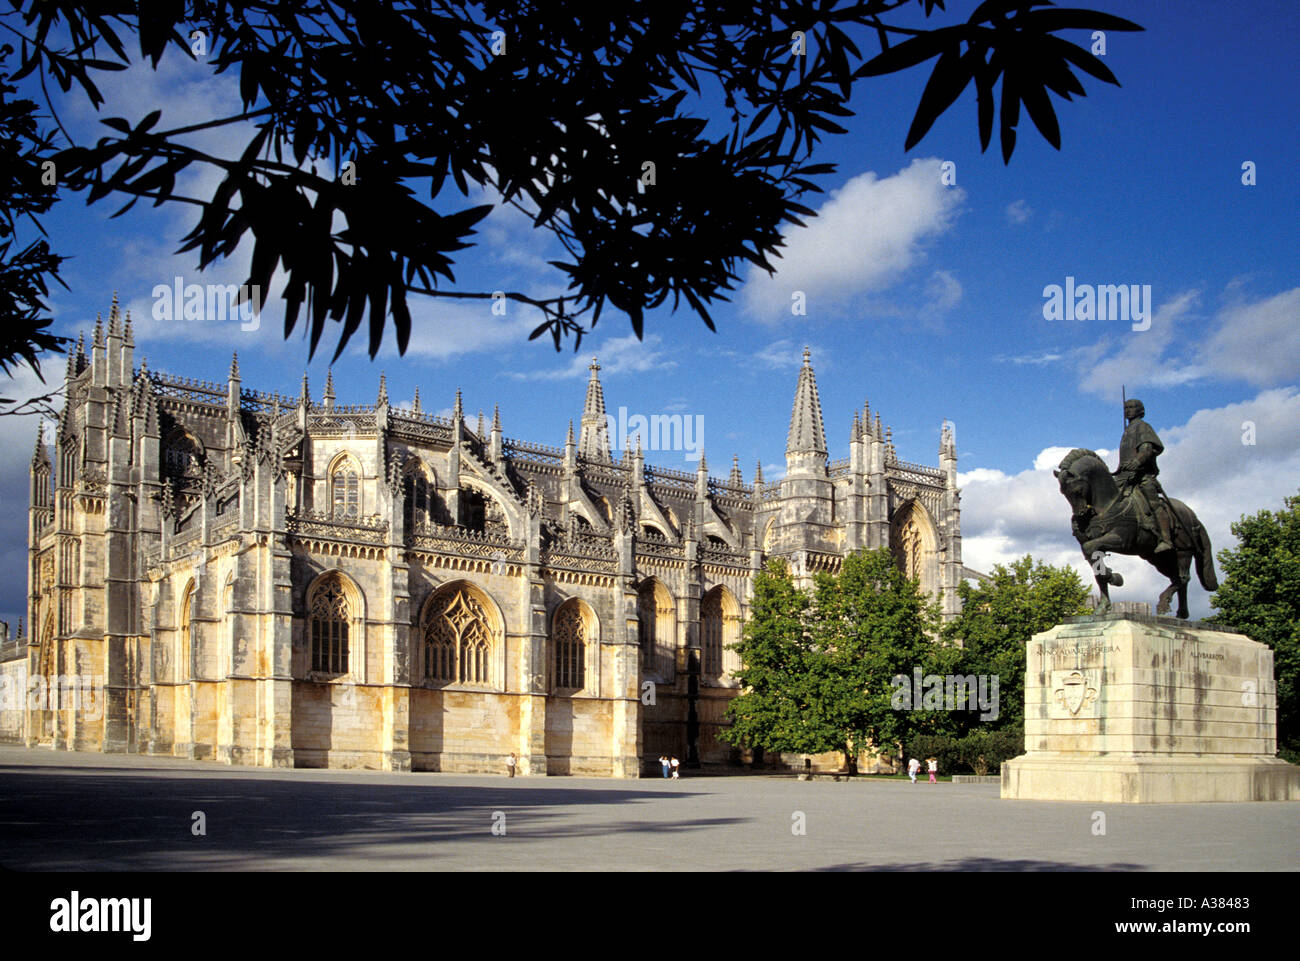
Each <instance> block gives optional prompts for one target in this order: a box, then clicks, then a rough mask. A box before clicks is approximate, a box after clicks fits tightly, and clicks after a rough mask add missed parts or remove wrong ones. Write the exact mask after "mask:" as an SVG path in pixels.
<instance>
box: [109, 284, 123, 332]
mask: <svg viewBox="0 0 1300 961" xmlns="http://www.w3.org/2000/svg"><path fill="white" fill-rule="evenodd" d="M117 321H118V306H117V291H116V290H115V291H113V302H112V303H111V304H109V306H108V336H110V337H120V336H122V334H121V332H120V331H119V330H118V328H117Z"/></svg>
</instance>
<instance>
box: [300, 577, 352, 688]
mask: <svg viewBox="0 0 1300 961" xmlns="http://www.w3.org/2000/svg"><path fill="white" fill-rule="evenodd" d="M307 618H308V625H309V629H310V632H311V669H312V670H313V671H317V672H320V673H324V674H346V673H347V671H348V653H349V651H348V642H349V628H350V626H351V620H352V610H351V605H350V604H349V602H348V596H347V591H346V590H345V589H344V586H343V582H342V580H341V579H340V578H339V577H338V575H331V576H329V577H327V578H325V579H324V580H322V581H321V582H319V583H318V584H317V585H316V589H315V590H314V591H313V592H312V596H311V600H310V602H309V604H308V611H307Z"/></svg>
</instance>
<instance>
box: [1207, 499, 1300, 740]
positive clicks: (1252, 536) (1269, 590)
mask: <svg viewBox="0 0 1300 961" xmlns="http://www.w3.org/2000/svg"><path fill="white" fill-rule="evenodd" d="M1232 533H1233V536H1235V537H1236V538H1237V547H1236V549H1232V548H1224V549H1223V550H1221V551H1219V565H1220V567H1221V568H1222V569H1223V573H1224V580H1223V583H1222V584H1221V585H1220V587H1219V589H1218V590H1217V591H1215V592H1214V595H1213V596H1212V597H1211V598H1210V603H1211V604H1212V605H1214V607H1216V608H1217V609H1218V611H1219V613H1218V614H1216V615H1215V616H1214V617H1212V618H1210V620H1212V621H1217V622H1219V623H1223V624H1227V625H1231V626H1232V627H1235V628H1237V629H1238V630H1240V631H1244V632H1245V633H1246V634H1247V635H1248V636H1249V637H1250V638H1251V639H1252V640H1256V641H1259V642H1260V643H1261V644H1267V645H1268V646H1269V647H1271V648H1272V649H1273V672H1274V674H1275V676H1276V679H1277V742H1278V748H1279V753H1283V754H1285V755H1286V756H1287V759H1288V760H1291V761H1293V762H1296V763H1300V495H1293V496H1291V497H1287V498H1286V499H1285V501H1284V503H1283V507H1282V509H1281V510H1279V511H1269V510H1261V511H1260V512H1259V513H1258V514H1255V515H1254V516H1253V517H1247V516H1245V515H1244V514H1243V515H1242V517H1241V519H1240V520H1238V521H1234V522H1233V524H1232Z"/></svg>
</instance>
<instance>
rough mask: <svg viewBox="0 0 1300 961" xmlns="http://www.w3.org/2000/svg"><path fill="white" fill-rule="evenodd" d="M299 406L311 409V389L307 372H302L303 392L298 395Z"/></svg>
mask: <svg viewBox="0 0 1300 961" xmlns="http://www.w3.org/2000/svg"><path fill="white" fill-rule="evenodd" d="M298 404H299V406H301V407H306V408H310V407H311V387H310V386H308V384H307V372H306V371H305V370H304V371H303V372H302V390H301V391H300V392H299V393H298Z"/></svg>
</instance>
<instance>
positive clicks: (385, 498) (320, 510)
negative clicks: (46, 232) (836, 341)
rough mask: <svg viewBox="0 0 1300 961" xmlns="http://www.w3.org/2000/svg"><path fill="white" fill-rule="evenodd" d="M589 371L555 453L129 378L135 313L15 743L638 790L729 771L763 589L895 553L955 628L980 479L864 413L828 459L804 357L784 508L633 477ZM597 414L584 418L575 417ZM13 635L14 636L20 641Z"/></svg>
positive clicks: (235, 390) (779, 495)
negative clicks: (971, 491)
mask: <svg viewBox="0 0 1300 961" xmlns="http://www.w3.org/2000/svg"><path fill="white" fill-rule="evenodd" d="M598 371H599V367H598V366H597V365H596V364H595V363H594V362H593V363H592V366H591V378H590V381H589V382H588V384H587V394H586V403H585V406H584V408H583V411H582V417H581V420H580V425H581V426H580V430H579V431H578V433H577V435H576V436H575V435H574V431H573V426H572V423H571V424H570V428H569V436H568V438H567V440H566V441H565V443H564V444H563V445H562V446H559V447H551V446H545V445H542V444H536V443H531V442H525V441H521V440H513V439H511V438H508V437H506V436H505V435H504V433H503V431H502V426H501V421H500V417H499V415H498V414H496V413H494V414H493V417H492V420H491V423H490V425H489V424H485V423H484V419H483V417H482V415H480V416H479V419H478V422H477V425H476V426H475V425H472V424H471V423H468V422H467V421H466V419H465V418H464V416H463V411H462V408H461V402H460V394H459V392H457V394H456V403H455V408H454V413H453V416H452V417H450V418H446V417H436V416H433V415H430V414H428V413H425V412H424V411H422V410H421V409H420V404H419V395H418V393H417V394H416V399H415V403H414V406H413V408H412V409H402V408H398V407H394V406H393V405H392V404H390V402H389V398H388V394H387V390H386V387H385V384H384V379H383V377H382V376H381V377H380V379H379V386H378V396H377V397H376V399H375V401H374V403H371V404H364V405H343V404H339V403H336V401H335V393H334V387H333V383H332V379H331V380H327V382H326V384H325V388H324V392H323V395H322V396H320V397H319V398H313V397H312V395H311V392H310V390H309V386H308V383H307V380H306V378H305V377H304V379H303V382H302V389H301V392H300V394H299V396H298V397H296V398H291V397H285V396H281V395H278V394H265V393H260V392H258V391H255V390H250V389H247V388H246V387H245V386H244V385H243V383H242V382H241V380H240V375H239V366H238V362H237V360H236V361H235V362H232V364H231V366H230V374H229V377H228V379H227V381H226V383H225V384H224V385H221V384H214V383H209V382H197V381H194V380H189V379H185V378H181V377H175V376H171V375H168V374H162V373H157V372H154V371H150V370H148V369H147V367H146V366H145V364H143V363H141V364H140V365H139V366H138V367H137V366H135V363H134V360H133V343H132V335H131V323H130V319H129V317H128V318H126V319H125V320H123V319H122V318H120V317H119V313H118V308H117V303H116V299H115V300H114V304H113V308H112V310H111V312H110V316H109V320H108V325H107V332H105V330H104V328H103V326H102V324H101V323H100V322H98V321H97V322H96V324H95V329H94V334H93V337H92V340H91V344H90V349H89V356H87V353H86V349H85V346H84V342H79V343H78V346H77V348H76V349H75V350H73V351H72V352H71V353H70V355H69V360H68V368H67V375H66V396H67V404H66V407H65V408H64V410H63V412H62V415H61V417H60V419H59V422H58V427H57V431H56V434H55V437H54V438H53V444H52V445H51V446H50V447H49V448H48V449H47V445H46V443H45V440H44V437H43V436H42V438H41V439H40V440H39V441H38V443H37V445H36V452H35V456H34V458H33V460H32V465H31V505H30V512H29V516H30V521H29V560H30V564H29V567H28V572H27V576H28V588H29V589H28V601H27V614H26V620H27V624H28V625H29V631H28V636H27V637H19V638H18V639H16V640H14V641H9V642H7V643H6V644H5V646H4V648H3V652H2V653H0V660H2V661H3V663H2V664H0V669H2V670H3V672H4V673H3V679H4V680H5V681H6V682H7V683H8V684H9V685H10V687H11V689H14V690H29V691H35V692H37V694H39V693H40V692H41V691H44V692H45V695H46V696H45V697H44V699H43V700H41V699H39V698H38V699H37V700H35V701H34V700H33V698H32V697H29V698H28V701H27V704H26V706H25V707H21V708H20V709H17V710H8V711H5V712H4V715H5V716H4V718H3V724H0V738H3V739H5V740H9V741H17V742H20V743H25V744H27V745H47V746H53V747H59V748H70V749H78V750H94V751H124V752H140V753H149V754H165V755H174V756H179V757H189V758H197V759H209V760H214V761H221V762H226V763H237V764H254V765H262V766H277V767H368V768H379V769H384V770H416V771H495V772H504V771H505V759H506V757H507V756H508V755H509V754H510V753H511V752H514V753H515V754H517V755H518V758H519V770H520V773H523V774H533V775H538V774H587V775H609V776H616V777H635V776H637V775H639V774H642V773H650V772H657V770H658V765H657V758H658V757H659V755H660V754H663V753H669V754H675V755H677V756H678V757H680V758H682V759H683V761H684V762H685V763H686V764H688V765H691V764H694V763H697V762H698V763H702V764H706V765H707V764H721V763H727V762H729V761H730V762H734V761H736V760H739V759H740V754H739V752H737V751H736V750H735V749H734V748H731V747H730V746H728V745H727V744H726V743H725V742H723V741H722V740H720V739H719V737H718V731H719V730H720V727H721V726H722V725H723V724H724V723H725V722H724V718H723V709H724V707H725V705H726V703H727V701H728V699H729V698H731V697H733V696H734V695H735V694H736V692H737V685H736V683H735V681H734V680H733V678H732V671H733V670H735V668H736V666H737V665H736V663H735V660H734V658H735V655H734V653H733V652H732V651H730V650H728V645H729V644H731V643H733V642H735V641H736V640H738V639H739V636H740V627H741V624H742V622H743V621H744V619H745V616H746V613H747V610H748V603H749V597H750V594H751V583H752V578H753V576H754V574H755V573H756V572H757V571H758V570H759V569H760V567H761V566H762V564H763V563H764V560H765V559H766V558H768V557H772V556H781V557H785V558H787V559H788V560H789V561H790V564H791V566H792V569H793V570H794V572H795V573H796V575H797V576H798V577H799V578H800V579H801V581H802V582H804V583H808V582H809V581H810V579H811V576H812V575H813V573H815V572H816V571H819V570H835V569H836V568H837V567H838V565H839V564H840V562H841V559H842V558H843V556H844V555H845V554H846V553H847V552H849V551H852V550H855V549H858V548H862V547H868V548H873V547H879V546H882V545H888V546H889V547H891V548H892V550H893V551H894V553H895V556H896V557H897V559H898V562H899V563H900V565H902V567H903V568H904V569H905V570H906V571H907V573H908V574H910V575H911V576H913V577H916V578H918V579H919V581H920V583H921V585H922V587H923V588H924V589H926V590H927V591H929V592H930V593H932V594H933V595H935V596H937V597H938V599H939V601H940V603H941V606H942V610H943V612H944V613H945V615H946V616H948V617H951V616H953V615H954V614H955V613H956V612H957V609H958V608H957V605H958V603H959V602H958V598H957V593H956V591H957V585H958V584H959V582H960V581H961V579H962V577H963V576H964V575H965V573H966V572H965V570H964V568H963V566H962V561H961V533H960V512H959V506H958V491H957V487H956V477H957V456H956V448H955V445H954V441H953V436H952V433H951V431H950V429H949V428H948V427H947V425H945V426H944V430H943V437H942V441H941V444H940V447H939V466H938V467H937V468H935V467H926V466H922V465H919V464H911V463H905V462H903V461H900V460H899V459H898V458H897V456H896V455H895V452H894V445H893V443H892V440H891V436H890V432H889V430H887V429H882V427H881V420H880V415H879V414H876V415H875V417H874V420H873V418H872V414H871V411H870V410H869V409H864V410H862V411H855V412H854V413H853V416H852V422H851V425H849V424H846V427H848V428H849V442H850V443H849V449H850V455H849V457H848V458H846V459H844V460H837V461H830V460H829V459H828V452H827V445H826V433H825V429H824V427H823V421H822V410H821V402H820V401H819V399H818V396H817V382H816V379H815V377H814V374H813V368H812V364H811V361H810V358H809V355H808V352H807V351H805V352H804V360H803V367H802V369H801V370H800V371H799V379H798V383H797V385H796V386H795V391H794V408H793V411H792V412H791V415H790V429H789V434H788V437H787V441H786V465H787V471H786V475H785V477H784V478H782V479H781V481H780V482H779V483H771V484H768V483H764V481H763V476H762V468H761V464H760V466H759V469H758V470H757V471H756V473H755V476H754V483H753V484H747V483H745V482H744V480H743V478H742V476H741V472H740V468H739V466H738V465H737V464H735V462H734V461H733V465H732V467H731V471H730V474H729V476H727V477H725V478H717V477H710V476H709V474H708V471H707V467H706V464H705V460H704V458H703V457H701V459H700V464H699V470H698V472H695V473H688V472H682V471H675V470H667V469H664V468H660V467H655V466H652V465H650V464H647V463H645V460H644V457H643V453H642V450H641V446H640V444H639V443H638V444H637V446H636V448H635V449H634V450H632V451H630V452H628V453H627V454H626V456H625V457H624V458H623V459H621V460H620V459H616V458H615V457H614V456H612V454H611V445H610V437H609V427H608V422H607V418H606V413H605V401H604V396H603V393H602V388H601V383H600V380H599V376H598ZM575 401H576V398H575ZM19 633H20V634H21V631H20V632H19Z"/></svg>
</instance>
